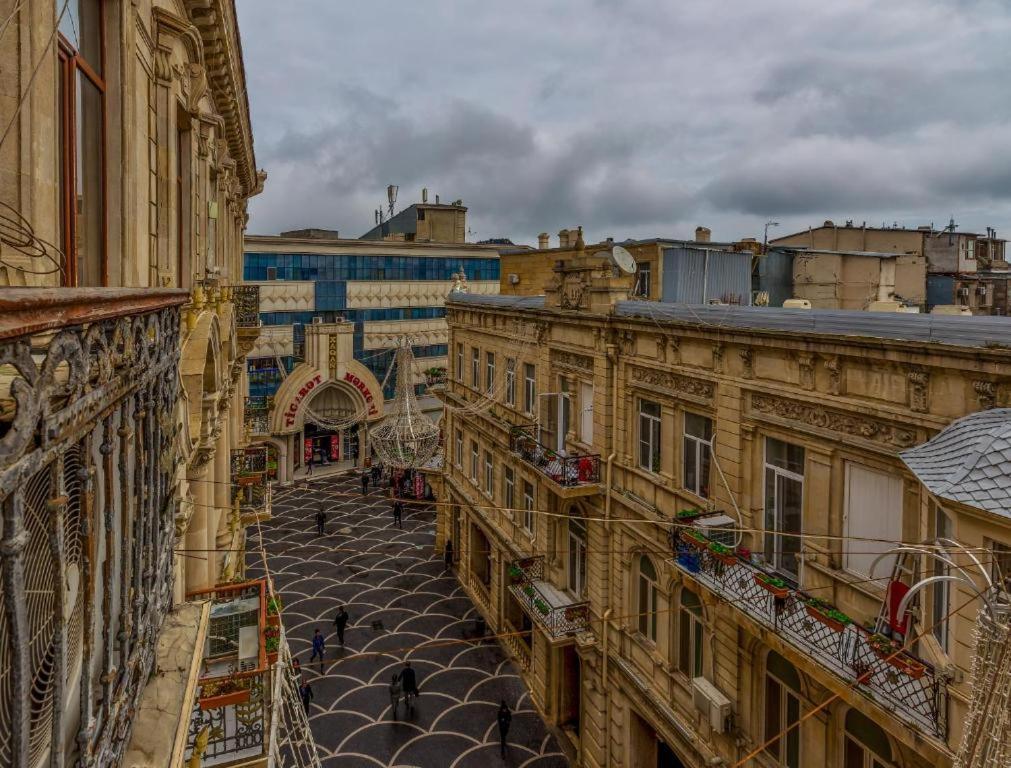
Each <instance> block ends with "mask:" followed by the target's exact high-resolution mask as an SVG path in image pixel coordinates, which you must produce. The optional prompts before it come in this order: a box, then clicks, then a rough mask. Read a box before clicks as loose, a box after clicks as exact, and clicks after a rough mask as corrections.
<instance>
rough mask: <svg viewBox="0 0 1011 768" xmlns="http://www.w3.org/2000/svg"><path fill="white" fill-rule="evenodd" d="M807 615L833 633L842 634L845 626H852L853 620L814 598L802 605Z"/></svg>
mask: <svg viewBox="0 0 1011 768" xmlns="http://www.w3.org/2000/svg"><path fill="white" fill-rule="evenodd" d="M804 607H805V609H806V610H807V615H808V616H810V617H811V618H812V619H814V620H815V621H819V622H821V623H822V624H824V625H825V626H826V627H828V628H829V629H831V630H832V631H833V632H842V631H843V629H845V628H846V625H847V624H852V623H853V619H851V618H850V617H849V616H847V615H846V614H845V613H843V612H842V611H840V610H837V609H836V608H834V607H833V606H831V605H829V604H828V603H826V602H825V601H824V600H819V599H818V598H816V597H814V598H811V599H810V600H808V601H807V603H805V604H804Z"/></svg>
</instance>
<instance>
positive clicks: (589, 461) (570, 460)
mask: <svg viewBox="0 0 1011 768" xmlns="http://www.w3.org/2000/svg"><path fill="white" fill-rule="evenodd" d="M509 450H510V451H512V453H514V454H516V455H517V456H519V457H520V458H521V459H523V461H525V462H526V463H527V464H529V465H530V466H531V467H533V468H534V469H536V470H537V472H538V473H539V474H541V475H542V476H543V477H545V478H547V479H548V480H550V481H551V483H552V484H553V486H554V488H555V490H556V492H557V493H558V494H559V495H561V496H563V497H566V498H568V497H575V496H587V495H590V494H593V493H598V492H599V491H600V456H599V455H598V454H581V453H571V452H561V451H556V450H554V449H552V448H549V447H547V446H546V445H544V444H543V443H541V442H540V441H539V440H538V428H537V425H536V424H522V425H520V426H516V427H513V428H512V429H511V430H510V431H509Z"/></svg>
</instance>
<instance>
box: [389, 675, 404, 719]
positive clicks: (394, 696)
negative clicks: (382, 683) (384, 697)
mask: <svg viewBox="0 0 1011 768" xmlns="http://www.w3.org/2000/svg"><path fill="white" fill-rule="evenodd" d="M400 691H401V685H400V679H399V678H398V677H397V675H394V676H393V679H392V680H391V681H390V712H392V713H393V719H394V720H396V719H397V709H398V708H399V707H400Z"/></svg>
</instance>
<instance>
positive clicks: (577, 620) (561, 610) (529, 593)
mask: <svg viewBox="0 0 1011 768" xmlns="http://www.w3.org/2000/svg"><path fill="white" fill-rule="evenodd" d="M509 578H510V579H511V580H512V584H511V585H510V587H509V591H510V592H512V593H513V596H514V597H515V598H516V600H517V601H518V602H519V603H520V605H523V606H525V607H526V609H527V613H529V614H530V616H531V618H533V620H534V621H536V622H537V623H538V624H540V625H541V627H542V628H543V629H544V631H545V633H546V634H547V635H548V636H549V637H551V638H559V637H564V636H565V635H569V634H573V633H575V632H580V631H582V630H584V629H586V626H587V623H588V621H589V618H590V604H589V603H588V602H586V601H585V600H583V601H573V600H572V598H571V597H569V596H568V595H567V594H565V593H564V592H561V591H560V590H558V589H555V588H554V587H553V586H552V585H551V584H549V583H548V582H547V581H545V580H544V556H543V555H537V556H536V557H527V558H524V559H522V560H516V561H514V562H513V563H512V564H511V565H510V566H509Z"/></svg>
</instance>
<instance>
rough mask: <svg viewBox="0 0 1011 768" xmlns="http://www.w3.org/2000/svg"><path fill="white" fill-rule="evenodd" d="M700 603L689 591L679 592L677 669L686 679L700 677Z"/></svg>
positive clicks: (697, 597)
mask: <svg viewBox="0 0 1011 768" xmlns="http://www.w3.org/2000/svg"><path fill="white" fill-rule="evenodd" d="M702 650H703V643H702V602H701V601H700V600H699V596H698V595H696V594H695V593H694V592H692V591H691V590H690V589H682V590H681V607H680V609H679V610H678V662H677V663H678V669H679V670H680V671H681V674H683V675H687V676H688V677H702Z"/></svg>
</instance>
